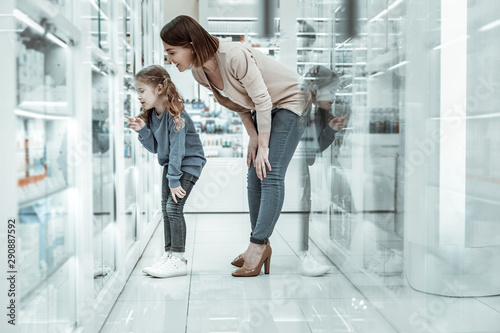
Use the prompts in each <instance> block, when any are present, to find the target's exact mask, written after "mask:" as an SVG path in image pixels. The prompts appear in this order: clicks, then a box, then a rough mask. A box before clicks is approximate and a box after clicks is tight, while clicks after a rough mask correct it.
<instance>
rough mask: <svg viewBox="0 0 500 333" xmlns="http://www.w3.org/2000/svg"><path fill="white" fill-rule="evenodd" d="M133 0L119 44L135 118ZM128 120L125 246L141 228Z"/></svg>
mask: <svg viewBox="0 0 500 333" xmlns="http://www.w3.org/2000/svg"><path fill="white" fill-rule="evenodd" d="M129 2H130V1H124V2H123V4H122V6H121V12H120V13H121V15H120V19H121V23H122V24H121V28H120V30H119V38H120V37H121V39H122V44H121V45H120V46H119V47H118V49H119V50H120V52H119V53H120V54H122V55H123V60H122V62H120V64H121V67H122V70H123V91H122V92H121V94H120V95H121V96H122V98H123V115H125V116H131V117H134V116H135V115H136V105H135V103H134V100H135V99H136V93H135V84H134V78H133V74H134V71H135V64H134V63H133V62H134V58H133V56H134V53H133V52H132V47H131V45H133V44H132V40H131V39H132V35H133V34H132V8H131V5H130V4H129ZM123 121H124V129H123V159H124V167H123V170H124V174H123V177H124V197H125V198H124V206H123V209H124V211H123V212H121V214H122V215H123V216H125V244H126V245H125V246H126V248H127V249H129V248H130V247H131V246H132V245H133V243H134V242H135V241H136V239H137V237H136V229H137V202H136V200H137V191H136V186H137V179H136V175H137V171H136V160H135V159H136V142H135V141H136V138H135V135H134V133H133V132H134V131H133V130H131V129H130V128H127V124H128V122H127V121H126V119H125V118H124V119H123Z"/></svg>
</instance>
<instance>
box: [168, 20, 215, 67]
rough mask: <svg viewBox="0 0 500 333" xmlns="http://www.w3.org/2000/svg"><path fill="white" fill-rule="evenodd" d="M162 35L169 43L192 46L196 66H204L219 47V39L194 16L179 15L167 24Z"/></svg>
mask: <svg viewBox="0 0 500 333" xmlns="http://www.w3.org/2000/svg"><path fill="white" fill-rule="evenodd" d="M160 37H161V39H162V40H163V42H165V43H166V44H168V45H172V46H182V47H192V49H193V51H194V61H193V66H194V67H201V66H203V64H204V63H205V62H207V60H209V59H210V58H212V57H213V56H214V54H215V52H217V50H218V49H219V40H218V39H217V38H216V37H214V36H212V35H210V34H209V33H208V31H206V30H205V29H203V27H202V26H201V25H200V24H199V23H198V22H196V21H195V20H194V19H193V18H192V17H189V16H186V15H179V16H177V17H176V18H174V19H173V20H172V21H170V22H168V23H167V24H165V26H164V27H163V29H161V32H160ZM190 43H193V44H190Z"/></svg>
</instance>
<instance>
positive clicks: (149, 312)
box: [101, 300, 187, 333]
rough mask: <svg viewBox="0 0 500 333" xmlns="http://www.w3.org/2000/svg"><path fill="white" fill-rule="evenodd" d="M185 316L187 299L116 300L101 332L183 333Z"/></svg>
mask: <svg viewBox="0 0 500 333" xmlns="http://www.w3.org/2000/svg"><path fill="white" fill-rule="evenodd" d="M186 318H187V300H181V301H118V302H116V304H115V305H114V307H113V310H112V311H111V313H110V315H109V316H108V318H107V320H106V322H105V324H104V326H103V327H102V329H101V333H125V332H134V333H136V332H153V333H165V332H169V333H184V332H185V330H186Z"/></svg>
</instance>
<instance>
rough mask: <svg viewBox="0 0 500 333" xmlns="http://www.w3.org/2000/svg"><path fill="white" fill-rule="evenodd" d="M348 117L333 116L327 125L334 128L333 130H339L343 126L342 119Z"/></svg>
mask: <svg viewBox="0 0 500 333" xmlns="http://www.w3.org/2000/svg"><path fill="white" fill-rule="evenodd" d="M347 118H349V116H345V117H341V118H333V119H332V120H330V123H328V125H329V126H330V127H331V128H332V129H333V130H334V131H340V130H341V129H342V128H344V120H346V119H347Z"/></svg>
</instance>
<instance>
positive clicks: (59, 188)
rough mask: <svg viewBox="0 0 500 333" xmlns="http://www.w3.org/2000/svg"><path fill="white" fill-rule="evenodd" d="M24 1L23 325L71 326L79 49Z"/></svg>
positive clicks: (20, 142) (20, 24)
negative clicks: (75, 54)
mask: <svg viewBox="0 0 500 333" xmlns="http://www.w3.org/2000/svg"><path fill="white" fill-rule="evenodd" d="M19 8H22V9H23V10H20V9H18V8H16V9H14V17H15V18H16V23H15V24H16V31H17V33H16V40H15V48H16V52H17V57H16V61H17V69H16V70H17V75H16V76H17V80H16V82H15V91H16V93H17V94H16V108H15V110H14V112H15V114H16V124H15V125H14V126H16V138H15V140H16V149H17V156H16V165H17V169H16V173H17V192H18V208H19V213H18V214H19V224H18V260H17V261H18V262H19V270H18V274H19V276H20V277H22V278H20V279H19V280H18V287H19V295H18V301H19V302H20V313H19V326H20V327H21V328H22V329H23V330H26V331H40V332H48V331H53V332H56V331H58V332H62V331H68V330H69V331H71V330H72V329H73V328H74V327H75V326H76V294H75V284H76V283H75V258H74V256H75V234H74V221H75V214H74V209H73V205H74V201H75V199H76V194H75V181H74V168H75V166H76V165H75V164H74V161H73V160H72V159H71V154H72V151H73V147H74V145H73V136H72V130H71V129H72V127H73V126H74V120H73V118H74V113H73V110H74V108H73V105H72V103H73V101H72V97H71V95H72V94H71V92H72V90H73V86H72V84H71V82H72V80H71V77H72V71H71V70H70V68H71V53H72V49H71V47H70V46H69V45H68V44H67V42H66V37H65V36H63V35H56V34H53V33H51V32H48V31H47V30H49V29H50V26H51V23H50V22H44V21H43V20H41V19H40V17H41V15H42V14H41V13H42V11H41V9H39V8H36V7H33V8H31V9H30V10H29V11H27V10H26V8H27V6H20V7H19ZM28 9H29V8H28ZM42 22H44V23H43V25H42Z"/></svg>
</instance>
